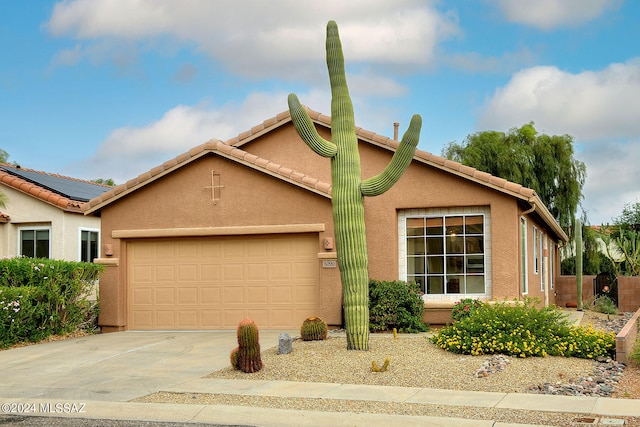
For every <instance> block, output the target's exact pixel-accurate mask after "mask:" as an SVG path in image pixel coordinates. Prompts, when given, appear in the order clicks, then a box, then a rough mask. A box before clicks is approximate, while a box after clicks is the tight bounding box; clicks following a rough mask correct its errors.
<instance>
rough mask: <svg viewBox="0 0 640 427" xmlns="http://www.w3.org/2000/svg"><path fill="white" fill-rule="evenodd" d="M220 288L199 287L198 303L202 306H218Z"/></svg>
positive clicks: (220, 299) (220, 300)
mask: <svg viewBox="0 0 640 427" xmlns="http://www.w3.org/2000/svg"><path fill="white" fill-rule="evenodd" d="M221 293H222V289H221V288H220V287H217V286H216V287H214V286H206V287H200V303H201V304H203V305H219V304H220V303H221V302H222V298H221V297H220V295H221Z"/></svg>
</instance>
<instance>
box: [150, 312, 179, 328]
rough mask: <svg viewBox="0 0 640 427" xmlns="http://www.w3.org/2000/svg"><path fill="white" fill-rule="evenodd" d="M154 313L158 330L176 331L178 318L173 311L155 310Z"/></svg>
mask: <svg viewBox="0 0 640 427" xmlns="http://www.w3.org/2000/svg"><path fill="white" fill-rule="evenodd" d="M153 313H154V317H155V318H154V321H155V327H156V328H157V329H175V327H176V316H175V312H174V311H173V310H155V311H154V312H153Z"/></svg>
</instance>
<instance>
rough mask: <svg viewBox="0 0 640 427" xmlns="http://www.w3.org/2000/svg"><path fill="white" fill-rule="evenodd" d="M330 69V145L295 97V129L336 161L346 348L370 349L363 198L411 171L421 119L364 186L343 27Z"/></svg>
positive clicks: (333, 43)
mask: <svg viewBox="0 0 640 427" xmlns="http://www.w3.org/2000/svg"><path fill="white" fill-rule="evenodd" d="M326 52H327V68H328V71H329V82H330V84H331V141H327V140H325V139H323V138H322V137H321V136H320V135H319V134H318V132H317V131H316V129H315V127H314V125H313V123H312V122H311V119H310V118H309V115H308V114H307V111H306V110H305V109H304V107H303V106H302V105H301V104H300V102H299V100H298V97H297V96H296V95H295V94H290V95H289V99H288V101H289V111H290V112H291V119H292V121H293V124H294V126H295V128H296V130H297V132H298V134H299V135H300V137H301V138H302V139H303V140H304V142H305V143H306V144H307V145H308V146H309V147H310V148H311V149H312V150H313V151H315V152H316V153H317V154H319V155H321V156H323V157H329V158H331V180H332V182H331V184H332V206H333V223H334V232H335V241H336V252H337V255H338V268H339V269H340V278H341V281H342V294H343V298H342V300H343V306H344V316H345V319H344V320H345V326H346V332H347V349H349V350H369V272H368V269H369V261H368V256H367V242H366V234H365V233H366V230H365V221H364V197H371V196H378V195H380V194H382V193H384V192H385V191H387V190H388V189H389V188H391V186H393V184H394V183H395V182H396V181H397V180H398V179H399V178H400V176H401V175H402V173H403V172H404V170H405V169H406V168H407V166H409V164H410V163H411V160H412V159H413V155H414V153H415V148H416V145H418V139H419V137H420V128H421V126H422V119H421V117H420V116H419V115H414V116H413V117H412V119H411V123H410V124H409V129H408V130H407V131H406V132H405V134H404V136H403V137H402V142H401V143H400V146H399V147H398V149H397V150H396V152H395V153H394V155H393V158H392V159H391V162H390V163H389V165H387V167H386V168H385V170H384V171H383V172H382V173H381V174H379V175H376V176H374V177H372V178H369V179H367V180H365V181H361V175H360V171H361V169H360V156H359V153H358V138H357V135H356V131H355V120H354V115H353V105H352V103H351V98H350V96H349V89H348V87H347V80H346V76H345V70H344V57H343V53H342V44H341V42H340V36H339V34H338V26H337V24H336V23H335V22H334V21H329V23H328V24H327V42H326Z"/></svg>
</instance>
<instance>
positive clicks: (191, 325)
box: [176, 309, 198, 329]
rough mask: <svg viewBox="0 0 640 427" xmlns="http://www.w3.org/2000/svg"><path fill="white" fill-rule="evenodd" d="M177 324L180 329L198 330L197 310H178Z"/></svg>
mask: <svg viewBox="0 0 640 427" xmlns="http://www.w3.org/2000/svg"><path fill="white" fill-rule="evenodd" d="M176 320H177V322H178V323H177V324H178V325H180V327H181V328H183V329H185V328H188V329H197V328H198V310H196V309H193V310H180V311H178V312H177V319H176Z"/></svg>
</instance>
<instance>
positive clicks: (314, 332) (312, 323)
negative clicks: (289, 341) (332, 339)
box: [300, 317, 328, 341]
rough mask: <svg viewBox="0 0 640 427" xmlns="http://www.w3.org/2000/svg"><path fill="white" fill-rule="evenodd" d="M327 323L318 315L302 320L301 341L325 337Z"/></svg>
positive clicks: (319, 339)
mask: <svg viewBox="0 0 640 427" xmlns="http://www.w3.org/2000/svg"><path fill="white" fill-rule="evenodd" d="M327 333H328V327H327V323H326V322H325V321H324V320H322V319H321V318H319V317H309V318H307V319H305V321H304V322H302V326H301V327H300V337H301V338H302V341H321V340H325V339H327Z"/></svg>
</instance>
